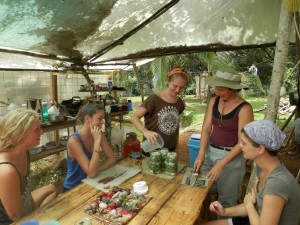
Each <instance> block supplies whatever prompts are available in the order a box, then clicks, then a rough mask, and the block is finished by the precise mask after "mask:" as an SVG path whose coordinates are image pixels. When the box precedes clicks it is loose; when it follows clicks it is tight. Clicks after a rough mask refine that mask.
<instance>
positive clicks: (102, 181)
mask: <svg viewBox="0 0 300 225" xmlns="http://www.w3.org/2000/svg"><path fill="white" fill-rule="evenodd" d="M124 173H126V170H125V171H123V172H121V173H117V174H115V175H113V176H110V177H106V178H104V179H102V180H99V181H98V183H103V184H107V183H108V182H111V181H112V180H114V179H116V178H117V177H119V176H122V175H123V174H124Z"/></svg>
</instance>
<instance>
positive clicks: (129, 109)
mask: <svg viewBox="0 0 300 225" xmlns="http://www.w3.org/2000/svg"><path fill="white" fill-rule="evenodd" d="M127 110H128V111H131V110H132V103H131V100H128V102H127Z"/></svg>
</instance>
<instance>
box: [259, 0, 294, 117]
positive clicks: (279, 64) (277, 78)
mask: <svg viewBox="0 0 300 225" xmlns="http://www.w3.org/2000/svg"><path fill="white" fill-rule="evenodd" d="M292 18H293V13H291V12H288V11H287V10H286V8H285V5H284V1H282V5H281V11H280V17H279V26H278V34H277V41H276V50H275V57H274V64H273V71H272V80H271V85H270V90H269V95H268V101H267V111H266V115H265V119H268V120H271V121H273V122H275V121H276V118H277V113H278V106H279V100H280V89H281V86H282V84H283V77H284V73H285V70H286V63H287V55H288V49H289V39H290V33H291V26H292Z"/></svg>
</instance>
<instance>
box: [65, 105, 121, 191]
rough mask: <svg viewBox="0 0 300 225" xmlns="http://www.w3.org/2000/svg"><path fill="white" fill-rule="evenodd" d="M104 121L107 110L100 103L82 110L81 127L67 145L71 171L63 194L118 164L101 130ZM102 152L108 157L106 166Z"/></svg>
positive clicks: (80, 111)
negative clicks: (88, 178) (87, 178)
mask: <svg viewBox="0 0 300 225" xmlns="http://www.w3.org/2000/svg"><path fill="white" fill-rule="evenodd" d="M103 120H104V110H103V107H102V106H100V105H99V104H96V103H88V104H86V105H84V106H82V107H81V108H80V110H79V112H78V114H77V122H78V124H81V127H80V128H79V130H78V131H76V132H75V133H74V134H73V135H72V136H71V137H70V138H69V140H68V145H67V164H68V172H67V176H66V179H65V183H64V191H67V190H70V189H72V188H74V187H75V186H77V185H78V184H80V182H81V180H82V179H84V178H86V177H87V176H88V177H95V176H96V175H97V174H98V173H99V172H100V171H103V170H105V169H107V168H109V167H111V166H112V165H114V164H115V163H116V158H115V154H114V152H113V150H112V148H111V147H110V145H109V143H108V142H107V140H106V137H105V135H104V133H103V132H102V131H101V127H102V126H103ZM101 152H103V153H104V155H105V157H106V160H105V161H104V162H103V163H101V162H100V161H99V157H100V154H101Z"/></svg>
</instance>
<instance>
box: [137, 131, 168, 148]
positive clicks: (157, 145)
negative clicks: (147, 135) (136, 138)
mask: <svg viewBox="0 0 300 225" xmlns="http://www.w3.org/2000/svg"><path fill="white" fill-rule="evenodd" d="M163 146H164V139H163V138H162V136H160V135H159V134H158V135H157V136H156V142H155V143H154V144H151V143H150V142H149V141H148V140H145V141H144V142H143V143H142V149H143V150H144V152H152V151H154V150H155V149H159V148H162V147H163Z"/></svg>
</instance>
